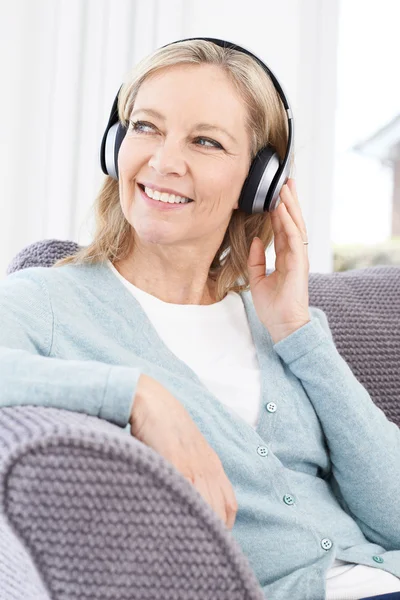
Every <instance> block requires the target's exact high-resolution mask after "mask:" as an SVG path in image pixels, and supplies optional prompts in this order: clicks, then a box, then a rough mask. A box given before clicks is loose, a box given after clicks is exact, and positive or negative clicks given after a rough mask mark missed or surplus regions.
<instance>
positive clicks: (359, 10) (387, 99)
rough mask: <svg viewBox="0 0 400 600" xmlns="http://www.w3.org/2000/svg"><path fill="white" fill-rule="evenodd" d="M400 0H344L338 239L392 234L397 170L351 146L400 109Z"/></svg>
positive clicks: (335, 212) (335, 234)
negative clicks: (393, 184)
mask: <svg viewBox="0 0 400 600" xmlns="http://www.w3.org/2000/svg"><path fill="white" fill-rule="evenodd" d="M399 24H400V1H399V0H368V1H367V0H341V3H340V21H339V50H338V90H337V94H338V98H337V100H338V104H337V115H336V165H335V181H334V185H335V189H334V195H335V197H334V208H333V213H332V232H331V237H332V241H333V242H334V243H335V244H341V243H344V244H347V243H362V244H375V243H379V242H382V241H385V240H387V239H388V238H390V235H391V208H392V172H391V170H390V169H388V168H387V167H384V166H382V165H381V164H380V163H379V162H378V161H376V160H374V159H369V158H366V157H363V156H361V155H360V154H358V153H355V152H352V151H351V147H352V146H353V145H354V144H356V143H357V142H359V141H362V140H364V139H365V138H367V137H369V136H370V135H371V134H373V133H374V132H375V131H376V130H377V129H380V128H381V127H382V126H383V125H385V124H386V123H387V122H388V121H390V120H391V119H392V118H393V117H394V116H396V115H397V114H398V113H400V76H399V73H400V67H399V58H400V36H399Z"/></svg>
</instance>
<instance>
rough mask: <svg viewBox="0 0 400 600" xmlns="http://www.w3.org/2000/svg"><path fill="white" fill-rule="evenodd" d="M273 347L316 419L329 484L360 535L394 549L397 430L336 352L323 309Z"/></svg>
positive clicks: (397, 539) (399, 515)
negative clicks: (327, 457)
mask: <svg viewBox="0 0 400 600" xmlns="http://www.w3.org/2000/svg"><path fill="white" fill-rule="evenodd" d="M310 315H311V317H312V318H311V321H309V322H308V323H306V324H305V325H303V326H302V327H300V328H299V329H298V330H296V331H295V332H293V333H292V334H291V335H289V336H287V337H286V338H284V339H283V340H280V341H279V342H278V343H276V344H274V346H273V348H274V350H275V351H276V352H277V353H278V355H279V356H280V357H281V358H282V360H284V361H285V363H286V364H287V365H288V366H289V368H290V370H291V371H292V373H293V374H294V375H295V376H296V377H297V378H298V379H299V380H300V381H301V383H302V386H303V388H304V390H305V391H306V393H307V395H308V397H309V399H310V401H311V403H312V404H313V406H314V409H315V411H316V413H317V415H318V417H319V419H320V422H321V425H322V428H323V430H324V434H325V436H326V440H327V445H328V448H329V453H330V459H331V464H332V471H331V484H332V489H333V491H334V492H335V493H336V495H337V496H338V498H339V500H340V501H341V503H342V506H343V507H344V508H345V510H347V511H348V512H349V513H350V514H351V516H352V517H353V518H354V519H355V520H356V521H357V523H358V525H359V526H360V528H361V529H362V531H363V533H364V535H365V536H366V537H367V538H368V539H369V540H371V541H373V542H375V543H377V544H380V545H382V546H383V547H385V548H386V549H388V550H395V549H396V550H398V549H399V548H400V501H399V498H400V429H399V428H398V427H397V425H396V424H395V423H392V422H391V421H389V420H388V419H387V417H386V415H385V414H384V412H383V411H382V410H381V409H380V408H379V407H378V406H376V405H375V404H374V402H373V401H372V399H371V397H370V395H369V394H368V392H367V390H366V389H365V388H364V386H363V385H362V384H361V383H360V382H359V381H358V380H357V378H356V377H355V375H354V374H353V372H352V371H351V369H350V367H349V365H348V364H347V362H346V361H345V360H344V358H343V357H342V356H341V355H340V353H339V352H338V350H337V348H336V346H335V343H334V341H333V337H332V333H331V331H330V328H329V324H328V319H327V316H326V314H325V313H324V311H322V310H321V309H320V308H317V307H310Z"/></svg>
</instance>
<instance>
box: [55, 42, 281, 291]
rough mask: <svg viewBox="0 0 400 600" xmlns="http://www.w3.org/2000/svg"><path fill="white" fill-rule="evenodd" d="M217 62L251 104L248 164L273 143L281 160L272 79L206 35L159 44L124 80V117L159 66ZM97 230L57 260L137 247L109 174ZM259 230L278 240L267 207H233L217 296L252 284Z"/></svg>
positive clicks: (219, 259) (112, 255)
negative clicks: (256, 209) (255, 211)
mask: <svg viewBox="0 0 400 600" xmlns="http://www.w3.org/2000/svg"><path fill="white" fill-rule="evenodd" d="M204 63H205V64H212V65H218V66H219V67H220V68H221V69H223V71H224V72H225V73H226V74H227V76H228V77H229V80H230V81H231V82H232V83H233V85H234V87H235V89H236V90H237V91H238V92H239V94H240V96H241V98H242V99H243V102H244V103H245V106H246V107H247V119H246V129H247V131H248V135H249V139H250V156H249V167H250V164H251V162H252V160H253V159H254V157H255V156H256V154H257V152H258V151H259V150H260V149H261V148H263V147H264V146H266V145H267V144H270V145H271V146H273V147H274V149H275V151H276V152H277V154H278V156H279V158H280V160H281V161H282V160H283V158H284V156H285V152H286V147H287V141H288V125H287V116H286V111H285V109H284V106H283V103H282V101H281V98H280V96H279V94H278V92H277V91H276V89H275V86H274V84H273V83H272V80H271V79H270V77H269V75H268V74H267V73H266V72H265V71H264V69H263V68H262V67H261V66H260V65H259V64H258V63H257V62H256V61H255V60H254V59H253V58H252V57H250V56H248V55H247V54H244V53H243V52H240V51H237V50H233V49H230V48H222V47H221V46H219V45H217V44H214V43H213V42H209V41H206V40H191V41H182V42H177V43H174V44H172V45H169V46H166V47H164V48H159V49H158V50H156V51H155V52H153V53H152V54H150V55H149V56H147V57H145V58H144V59H142V60H141V61H140V62H139V63H138V64H137V65H136V66H135V67H134V68H133V70H132V71H131V73H130V75H129V76H128V78H127V80H126V81H125V82H124V84H123V86H122V88H121V90H120V93H119V99H118V115H119V120H120V122H121V123H122V124H123V125H125V127H128V125H129V117H130V114H131V112H132V109H133V106H134V103H135V98H136V95H137V93H138V91H139V88H140V86H141V84H142V83H143V81H144V80H145V79H146V77H148V76H150V75H151V74H153V73H155V72H156V71H158V70H160V69H163V68H164V67H169V66H173V65H179V64H204ZM93 209H94V212H95V233H94V236H93V241H92V242H91V243H90V244H89V245H88V246H84V247H82V248H80V249H79V250H78V251H77V252H75V253H74V254H73V255H71V256H68V257H66V258H63V259H61V260H59V261H57V262H56V263H55V264H54V265H53V266H54V267H60V266H62V265H66V264H70V263H72V264H82V263H96V262H101V261H104V260H106V259H109V260H110V261H111V262H116V261H119V260H122V259H124V258H126V257H127V256H128V255H129V253H130V252H131V251H132V238H133V236H132V226H131V225H130V223H129V222H128V221H127V220H126V218H125V216H124V214H123V212H122V208H121V205H120V198H119V183H118V181H116V180H115V179H113V178H112V177H110V176H109V175H106V176H105V179H104V182H103V184H102V186H101V188H100V191H99V193H98V195H97V198H96V199H95V202H94V205H93ZM255 236H258V237H259V238H260V239H261V240H262V242H263V244H264V248H265V249H266V248H268V246H269V245H270V244H271V242H272V240H273V237H274V235H273V230H272V225H271V219H270V214H269V213H268V212H265V213H262V214H261V213H259V214H253V215H248V214H247V213H245V212H243V211H242V210H240V209H237V210H234V211H233V213H232V217H231V220H230V222H229V224H228V227H227V230H226V232H225V235H224V238H223V240H222V243H221V245H220V247H219V248H218V250H217V252H216V254H215V256H214V259H213V261H212V263H211V265H210V269H209V278H210V279H212V280H213V281H215V293H216V301H217V302H218V301H219V300H222V299H223V298H224V297H225V295H226V294H227V293H228V292H229V291H235V292H240V291H245V290H248V289H249V277H248V268H247V259H248V255H249V250H250V246H251V243H252V240H253V238H254V237H255Z"/></svg>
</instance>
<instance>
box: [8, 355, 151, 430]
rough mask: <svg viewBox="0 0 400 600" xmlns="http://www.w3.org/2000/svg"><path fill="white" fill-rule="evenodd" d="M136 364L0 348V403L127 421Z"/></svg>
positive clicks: (134, 381)
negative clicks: (33, 406)
mask: <svg viewBox="0 0 400 600" xmlns="http://www.w3.org/2000/svg"><path fill="white" fill-rule="evenodd" d="M140 373H141V369H140V368H132V367H123V366H115V365H109V364H106V363H102V362H99V361H83V360H63V359H57V358H50V357H45V356H39V355H35V354H31V353H30V352H27V351H25V350H16V349H10V348H5V347H0V407H3V406H17V405H24V404H25V405H27V404H30V405H41V406H52V407H55V408H62V409H66V410H71V411H76V412H84V413H86V414H88V415H93V416H97V417H100V418H103V419H106V420H108V421H110V422H113V423H115V424H116V425H119V426H121V427H124V426H126V425H127V423H128V421H129V418H130V414H131V411H132V405H133V399H134V394H135V389H136V385H137V381H138V379H139V377H140Z"/></svg>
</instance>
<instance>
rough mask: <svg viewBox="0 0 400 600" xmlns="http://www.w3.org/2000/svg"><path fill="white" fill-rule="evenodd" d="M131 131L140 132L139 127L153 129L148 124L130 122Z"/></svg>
mask: <svg viewBox="0 0 400 600" xmlns="http://www.w3.org/2000/svg"><path fill="white" fill-rule="evenodd" d="M130 125H131V129H132V131H138V132H139V133H141V132H142V130H141V129H140V128H141V127H150V128H151V127H153V126H152V125H150V123H145V122H144V121H130Z"/></svg>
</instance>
